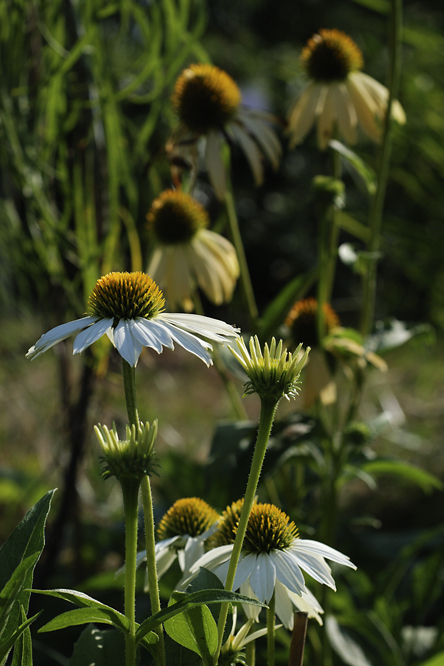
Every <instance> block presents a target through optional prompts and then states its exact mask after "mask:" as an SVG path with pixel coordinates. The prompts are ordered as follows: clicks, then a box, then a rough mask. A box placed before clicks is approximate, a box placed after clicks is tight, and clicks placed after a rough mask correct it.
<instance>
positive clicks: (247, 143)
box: [229, 122, 264, 185]
mask: <svg viewBox="0 0 444 666" xmlns="http://www.w3.org/2000/svg"><path fill="white" fill-rule="evenodd" d="M229 130H230V133H231V134H232V135H233V136H234V138H235V140H236V141H237V143H239V145H240V147H241V148H242V150H243V152H244V154H245V156H246V158H247V160H248V163H249V165H250V168H251V170H252V172H253V176H254V182H255V183H256V185H261V184H262V182H263V179H264V171H263V167H262V153H261V151H260V150H259V148H258V147H257V144H256V143H255V142H254V141H253V139H252V138H251V137H250V136H249V135H248V134H247V132H246V131H245V130H244V128H243V127H241V126H240V125H238V124H237V123H236V122H231V123H230V125H229Z"/></svg>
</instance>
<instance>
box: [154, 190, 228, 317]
mask: <svg viewBox="0 0 444 666" xmlns="http://www.w3.org/2000/svg"><path fill="white" fill-rule="evenodd" d="M147 220H148V226H149V229H150V231H151V232H152V234H153V236H154V239H155V241H156V247H155V250H154V253H153V256H152V258H151V261H150V263H149V266H148V269H147V272H148V273H149V274H150V275H151V276H152V278H153V279H154V280H155V281H156V282H157V283H158V284H159V286H160V287H161V288H162V289H163V290H164V293H165V296H166V299H167V301H168V304H169V306H170V307H171V308H176V307H183V308H184V309H185V310H187V311H191V310H193V301H192V294H193V292H194V290H195V288H196V284H197V285H198V286H199V287H200V288H201V289H202V291H203V292H204V293H205V294H206V296H207V297H208V299H209V300H210V301H212V302H213V303H214V304H215V305H221V304H222V303H226V302H228V301H230V300H231V297H232V295H233V290H234V288H235V286H236V280H237V278H238V277H239V263H238V260H237V255H236V250H235V249H234V247H233V245H232V244H231V243H230V241H228V240H227V239H226V238H224V237H223V236H221V235H220V234H216V233H214V231H210V230H209V229H207V227H208V225H209V216H208V213H207V211H206V210H205V208H204V207H203V206H202V205H201V204H200V203H199V202H198V201H196V199H193V197H192V196H190V195H189V194H185V193H184V192H181V191H178V190H165V191H164V192H162V193H161V194H160V196H159V197H158V198H157V199H156V200H155V201H154V202H153V204H152V206H151V208H150V210H149V212H148V214H147Z"/></svg>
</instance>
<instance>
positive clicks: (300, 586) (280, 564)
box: [273, 550, 306, 594]
mask: <svg viewBox="0 0 444 666" xmlns="http://www.w3.org/2000/svg"><path fill="white" fill-rule="evenodd" d="M273 562H274V565H275V567H276V575H277V577H278V579H279V580H280V581H281V583H283V584H284V585H285V587H288V589H289V590H292V591H293V592H295V593H296V594H302V592H305V590H306V587H305V581H304V576H303V574H302V571H301V569H300V567H299V565H298V562H297V559H296V557H293V555H292V554H291V551H289V550H287V551H280V550H276V551H274V553H273Z"/></svg>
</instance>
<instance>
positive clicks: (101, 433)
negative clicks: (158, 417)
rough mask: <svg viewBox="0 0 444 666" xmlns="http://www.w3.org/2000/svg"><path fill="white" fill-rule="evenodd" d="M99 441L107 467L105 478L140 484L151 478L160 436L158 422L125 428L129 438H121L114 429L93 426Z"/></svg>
mask: <svg viewBox="0 0 444 666" xmlns="http://www.w3.org/2000/svg"><path fill="white" fill-rule="evenodd" d="M94 431H95V433H96V436H97V439H98V440H99V444H100V446H101V449H102V452H103V460H104V463H105V466H104V468H103V470H102V475H103V477H104V478H105V479H108V478H109V477H111V476H115V477H116V478H117V479H119V480H121V479H136V480H138V481H140V480H141V479H142V478H143V477H144V476H145V475H147V474H148V475H149V474H150V473H151V471H152V467H153V448H154V442H155V439H156V436H157V421H153V424H152V425H150V424H149V423H148V422H147V423H139V425H138V427H136V425H135V424H133V425H132V426H131V427H130V426H128V425H127V426H126V439H119V436H118V434H117V431H116V428H115V426H114V427H113V428H112V429H111V430H109V429H108V428H107V427H106V426H102V425H100V424H99V425H98V426H94Z"/></svg>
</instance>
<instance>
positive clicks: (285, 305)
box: [259, 268, 319, 340]
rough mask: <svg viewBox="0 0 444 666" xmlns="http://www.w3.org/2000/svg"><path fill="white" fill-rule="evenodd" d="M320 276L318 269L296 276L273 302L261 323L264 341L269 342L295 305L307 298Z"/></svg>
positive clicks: (260, 333) (261, 334) (261, 335)
mask: <svg viewBox="0 0 444 666" xmlns="http://www.w3.org/2000/svg"><path fill="white" fill-rule="evenodd" d="M318 274H319V270H318V268H314V269H313V270H311V271H309V272H308V273H304V274H303V275H298V276H296V277H295V278H293V280H291V281H290V282H289V283H288V284H287V285H285V287H284V288H283V289H282V291H281V292H280V293H279V294H278V295H277V296H276V298H274V299H273V300H272V301H271V303H270V304H269V306H268V307H267V308H266V310H265V312H264V314H263V316H262V318H261V321H260V322H259V337H260V338H261V339H262V340H267V339H268V338H269V336H270V335H272V334H273V333H274V331H275V330H276V329H277V328H278V327H279V326H280V325H281V324H282V323H283V321H284V319H285V317H286V316H287V314H288V313H289V311H290V309H291V307H292V306H293V304H294V303H295V302H296V301H298V300H299V299H301V298H303V297H304V296H305V294H306V293H307V291H308V290H309V289H310V287H311V286H312V285H313V284H314V282H315V280H316V278H317V277H318Z"/></svg>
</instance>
